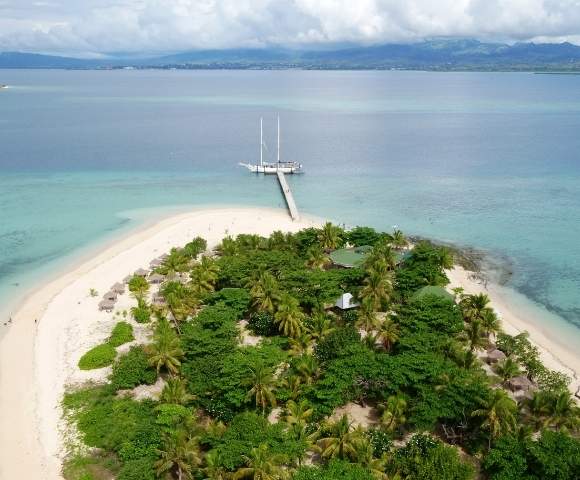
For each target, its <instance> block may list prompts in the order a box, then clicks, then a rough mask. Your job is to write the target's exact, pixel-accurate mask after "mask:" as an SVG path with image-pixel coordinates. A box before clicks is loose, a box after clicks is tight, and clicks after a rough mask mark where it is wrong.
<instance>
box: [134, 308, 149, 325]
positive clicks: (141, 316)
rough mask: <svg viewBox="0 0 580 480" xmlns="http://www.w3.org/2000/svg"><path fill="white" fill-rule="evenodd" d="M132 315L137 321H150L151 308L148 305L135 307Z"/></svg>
mask: <svg viewBox="0 0 580 480" xmlns="http://www.w3.org/2000/svg"><path fill="white" fill-rule="evenodd" d="M131 315H133V318H134V319H135V321H136V322H137V323H149V321H150V320H151V310H149V307H147V306H139V307H133V308H132V309H131Z"/></svg>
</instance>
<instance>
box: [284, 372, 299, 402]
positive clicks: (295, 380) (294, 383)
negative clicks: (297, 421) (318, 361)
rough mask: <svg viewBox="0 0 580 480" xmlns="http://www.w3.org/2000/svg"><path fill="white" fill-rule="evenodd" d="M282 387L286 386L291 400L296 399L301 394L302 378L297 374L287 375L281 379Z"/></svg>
mask: <svg viewBox="0 0 580 480" xmlns="http://www.w3.org/2000/svg"><path fill="white" fill-rule="evenodd" d="M281 385H282V387H284V388H287V389H288V390H289V391H290V393H289V396H290V398H291V399H292V400H296V399H297V398H298V397H299V396H300V395H301V394H302V379H301V378H300V376H298V375H294V374H292V375H288V376H286V377H284V378H283V379H282V382H281Z"/></svg>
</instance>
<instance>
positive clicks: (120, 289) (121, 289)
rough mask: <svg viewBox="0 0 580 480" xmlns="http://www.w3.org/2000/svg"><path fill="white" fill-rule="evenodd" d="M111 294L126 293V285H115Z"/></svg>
mask: <svg viewBox="0 0 580 480" xmlns="http://www.w3.org/2000/svg"><path fill="white" fill-rule="evenodd" d="M111 292H115V293H118V294H119V295H121V294H123V293H125V285H123V284H122V283H119V282H117V283H115V285H113V286H112V287H111Z"/></svg>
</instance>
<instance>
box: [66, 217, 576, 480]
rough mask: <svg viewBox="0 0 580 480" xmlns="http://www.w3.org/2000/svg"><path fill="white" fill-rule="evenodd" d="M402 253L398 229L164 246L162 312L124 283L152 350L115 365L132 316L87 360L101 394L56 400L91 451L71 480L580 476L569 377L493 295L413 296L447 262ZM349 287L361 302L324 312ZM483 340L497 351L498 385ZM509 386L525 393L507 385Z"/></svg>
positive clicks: (445, 255)
mask: <svg viewBox="0 0 580 480" xmlns="http://www.w3.org/2000/svg"><path fill="white" fill-rule="evenodd" d="M347 244H349V245H356V246H361V245H370V246H372V250H371V251H370V253H368V255H367V257H366V260H365V262H364V265H362V266H361V267H360V268H352V269H344V268H335V267H333V266H332V265H331V262H330V260H329V257H328V254H329V252H331V251H332V250H333V249H336V248H340V247H343V246H345V245H347ZM407 245H408V244H407V240H406V239H405V237H404V236H403V234H402V233H401V232H399V231H394V232H392V233H390V234H389V233H384V232H377V231H375V230H374V229H372V228H367V227H357V228H354V229H352V230H350V231H344V230H342V229H341V228H339V227H337V226H335V225H332V224H326V225H324V226H323V227H322V228H320V229H316V228H309V229H306V230H302V231H301V232H298V233H296V234H284V233H282V232H274V233H273V234H272V235H271V236H270V237H268V238H264V237H260V236H257V235H239V236H238V237H236V238H232V237H226V238H224V239H223V241H222V243H221V244H220V245H219V246H217V248H216V250H215V255H213V256H210V255H209V252H207V245H206V243H205V241H204V240H203V239H200V238H196V239H194V240H193V241H192V242H190V243H189V244H187V245H186V246H185V247H184V248H183V249H173V250H172V251H171V252H170V253H169V254H168V256H167V257H166V258H165V260H163V263H162V264H161V265H160V266H159V267H158V271H159V272H161V273H163V274H164V275H167V276H168V277H171V278H172V280H168V281H166V282H165V283H163V284H162V285H161V287H160V290H159V294H160V295H162V296H163V297H164V300H165V302H164V303H162V304H156V305H152V306H149V305H147V303H146V298H147V294H148V293H149V289H150V285H149V284H147V282H146V281H144V279H142V278H141V277H135V278H134V279H132V280H131V282H130V283H129V288H130V291H131V293H132V295H133V297H134V298H135V301H136V306H135V307H134V308H133V309H132V315H133V319H134V320H135V321H137V322H149V324H148V325H146V326H144V327H141V328H147V329H148V330H149V333H150V335H149V342H148V343H146V344H145V345H137V346H133V347H132V348H131V349H130V350H129V351H128V352H127V353H125V354H122V355H120V356H119V357H118V358H117V359H116V360H115V357H116V350H115V348H114V346H118V345H121V344H123V343H125V342H128V341H132V340H133V331H132V326H131V322H132V321H133V320H131V321H128V322H120V323H118V324H117V325H116V327H115V329H114V330H113V332H112V333H111V336H110V339H109V341H108V342H107V343H106V344H104V345H99V346H97V347H95V348H94V349H93V350H91V351H89V352H87V353H86V354H85V356H83V358H82V359H81V362H79V365H80V366H81V367H83V368H87V366H88V367H90V368H99V367H100V366H105V365H110V364H113V367H112V373H111V375H110V378H109V383H107V384H106V385H103V386H98V387H94V386H93V387H87V388H85V389H80V390H78V391H76V392H72V393H69V394H67V396H66V397H65V400H64V406H65V411H66V413H67V417H68V418H69V419H70V421H71V422H74V424H75V425H76V428H77V430H78V432H79V436H80V439H81V440H82V442H83V443H84V444H85V445H87V446H89V447H93V448H95V449H97V450H91V451H90V453H88V454H86V455H80V456H79V455H72V456H71V458H70V460H69V461H68V462H67V464H66V466H65V476H66V478H67V480H77V479H79V480H80V479H82V480H98V479H101V478H113V477H114V478H117V479H120V480H133V479H145V480H148V479H154V478H155V479H156V478H165V479H202V478H203V479H206V478H207V479H221V480H230V479H237V478H253V479H263V480H265V479H268V480H276V479H282V478H294V479H298V480H330V479H338V478H340V479H346V480H367V479H369V480H370V479H395V478H399V479H403V478H404V479H409V480H414V479H417V480H419V479H421V480H423V479H427V480H429V479H431V480H447V479H451V480H468V479H473V478H475V475H476V473H475V472H476V471H481V474H482V475H483V476H484V477H485V478H489V479H494V480H500V479H501V480H511V479H516V478H518V479H519V478H521V479H529V480H532V479H534V480H535V479H538V480H539V479H540V478H542V479H556V478H557V479H563V480H568V479H570V480H571V479H575V478H578V475H577V472H578V471H579V469H580V460H579V456H580V454H579V441H578V439H577V434H578V427H579V422H580V420H579V419H580V411H579V409H578V406H577V405H576V403H575V401H574V400H573V398H572V397H571V396H570V394H569V392H568V391H567V389H566V381H567V380H566V378H564V377H563V376H562V375H560V374H555V373H554V372H551V371H549V370H548V369H546V368H545V367H544V366H543V365H542V364H541V362H540V361H539V356H538V352H537V350H536V349H535V348H534V347H533V346H532V345H531V343H530V342H529V341H528V340H527V338H526V337H525V336H522V335H519V336H516V337H510V336H508V335H505V334H503V333H502V332H501V329H500V326H499V319H498V318H497V316H496V315H495V313H494V312H493V310H492V309H491V307H490V305H489V299H488V298H487V296H486V295H483V294H479V295H465V294H463V293H461V292H457V294H456V296H455V300H453V298H444V297H442V296H438V295H433V294H426V295H421V296H419V297H417V296H416V295H415V294H416V292H417V291H418V290H419V289H421V288H422V287H425V286H445V285H446V284H447V283H448V280H447V276H446V274H445V269H447V268H450V267H451V266H452V258H451V255H450V253H449V251H448V250H447V249H445V248H442V247H439V246H436V245H433V244H431V243H429V242H420V243H419V244H417V245H415V246H414V248H412V249H407ZM178 275H179V277H178ZM176 278H180V279H181V280H180V281H177V280H176ZM188 278H189V280H187V279H188ZM184 279H185V280H184ZM423 291H425V290H423ZM428 291H429V292H431V291H436V289H434V290H431V289H428ZM345 292H350V293H352V294H353V295H354V300H355V301H356V304H357V305H356V308H351V309H347V310H340V309H339V308H336V307H334V305H335V302H336V299H337V298H338V297H339V296H340V295H341V294H342V293H345ZM492 340H494V341H495V343H496V344H497V347H498V348H500V349H501V350H502V351H503V352H504V354H505V355H506V356H507V358H506V359H505V360H504V361H502V362H500V363H498V364H496V365H495V366H493V367H490V368H492V370H491V372H492V373H491V374H490V370H489V369H488V370H487V371H486V370H485V369H484V368H483V366H482V363H483V360H484V359H485V356H486V354H485V351H486V349H487V348H489V347H492V346H493V345H492ZM81 364H82V365H81ZM519 375H525V376H526V378H527V379H529V380H530V381H532V382H534V383H532V385H533V388H532V391H533V394H532V391H531V392H530V393H529V394H527V395H524V392H523V391H517V392H516V393H514V392H512V391H511V390H509V388H508V386H509V385H510V380H511V379H512V378H514V377H516V376H519ZM135 387H137V388H135ZM307 460H308V462H307Z"/></svg>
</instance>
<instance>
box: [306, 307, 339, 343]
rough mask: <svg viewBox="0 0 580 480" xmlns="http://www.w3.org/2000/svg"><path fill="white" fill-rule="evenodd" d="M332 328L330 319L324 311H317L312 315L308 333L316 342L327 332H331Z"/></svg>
mask: <svg viewBox="0 0 580 480" xmlns="http://www.w3.org/2000/svg"><path fill="white" fill-rule="evenodd" d="M334 330H335V328H334V327H333V326H332V321H331V320H330V318H328V315H326V314H325V313H324V312H317V313H315V314H314V315H313V316H312V319H311V322H310V328H309V333H310V335H311V337H312V338H313V339H314V340H316V341H317V342H319V341H320V340H322V339H323V338H324V337H326V336H327V335H328V334H329V333H332V332H333V331H334Z"/></svg>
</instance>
